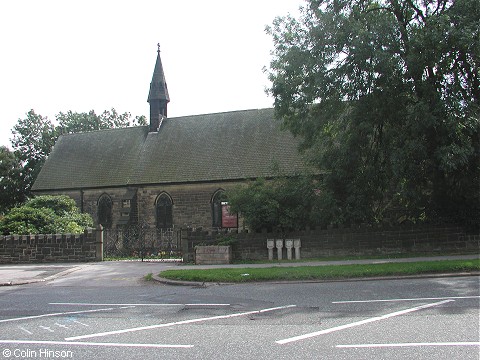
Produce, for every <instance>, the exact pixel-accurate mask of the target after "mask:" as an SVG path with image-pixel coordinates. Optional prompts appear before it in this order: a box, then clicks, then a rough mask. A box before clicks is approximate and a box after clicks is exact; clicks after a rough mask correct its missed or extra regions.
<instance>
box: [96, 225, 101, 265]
mask: <svg viewBox="0 0 480 360" xmlns="http://www.w3.org/2000/svg"><path fill="white" fill-rule="evenodd" d="M95 230H96V231H95V240H96V241H95V245H96V248H95V252H96V257H95V260H96V261H103V226H102V225H101V224H99V225H98V226H97V228H96V229H95Z"/></svg>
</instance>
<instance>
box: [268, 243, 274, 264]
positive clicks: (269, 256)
mask: <svg viewBox="0 0 480 360" xmlns="http://www.w3.org/2000/svg"><path fill="white" fill-rule="evenodd" d="M274 247H275V240H274V239H267V249H268V260H270V261H272V260H273V248H274Z"/></svg>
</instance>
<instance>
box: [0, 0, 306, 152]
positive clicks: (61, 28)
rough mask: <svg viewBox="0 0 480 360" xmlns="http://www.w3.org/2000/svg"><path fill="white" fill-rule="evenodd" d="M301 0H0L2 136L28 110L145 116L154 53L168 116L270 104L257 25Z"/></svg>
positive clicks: (265, 54) (266, 57) (264, 42)
mask: <svg viewBox="0 0 480 360" xmlns="http://www.w3.org/2000/svg"><path fill="white" fill-rule="evenodd" d="M303 3H304V1H303V0H242V1H234V0H201V1H200V0H197V1H195V0H182V1H179V0H177V1H174V0H156V1H154V0H135V1H123V0H117V1H114V0H111V1H110V0H68V1H66V0H23V1H1V2H0V34H1V35H0V36H1V45H0V51H1V52H0V102H1V106H0V109H1V110H0V111H1V119H0V145H10V140H9V139H10V138H11V137H12V135H11V129H12V128H13V126H14V125H15V124H16V123H17V121H18V119H19V118H25V117H26V115H25V114H26V113H27V112H28V111H29V110H30V109H34V110H35V112H36V113H38V114H41V115H42V116H47V117H48V118H50V119H51V120H54V118H55V114H57V113H59V112H66V111H68V110H72V111H77V112H88V111H89V110H92V109H93V110H95V112H97V113H101V112H102V111H103V110H107V109H111V108H112V107H113V108H115V109H116V110H117V111H119V112H122V113H123V112H126V111H128V112H130V113H131V114H132V115H133V116H136V115H145V116H148V113H149V108H148V103H147V97H148V90H149V85H150V81H151V77H152V72H153V68H154V65H155V59H156V55H157V43H158V42H159V43H160V45H161V57H162V63H163V67H164V71H165V77H166V81H167V84H168V90H169V94H170V103H169V107H168V115H169V117H177V116H183V115H195V114H204V113H213V112H222V111H234V110H243V109H253V108H263V107H271V106H272V104H273V100H272V99H271V98H269V97H268V96H267V95H266V94H265V92H264V90H265V88H266V87H267V86H268V85H269V82H268V79H267V76H266V74H264V73H263V72H262V68H263V67H264V66H268V65H269V62H270V51H271V50H272V49H273V43H272V40H271V38H270V37H269V36H268V35H267V34H266V33H265V31H264V29H265V26H266V25H270V24H271V23H272V21H273V19H274V18H275V17H276V16H283V15H287V14H288V13H290V14H293V15H295V14H297V11H298V8H299V6H301V5H303Z"/></svg>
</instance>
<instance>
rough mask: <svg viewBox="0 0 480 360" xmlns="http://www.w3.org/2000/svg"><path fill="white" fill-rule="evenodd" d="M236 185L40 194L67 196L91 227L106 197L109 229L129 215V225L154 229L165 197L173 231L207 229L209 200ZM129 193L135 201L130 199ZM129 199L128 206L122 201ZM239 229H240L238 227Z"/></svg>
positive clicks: (128, 188)
mask: <svg viewBox="0 0 480 360" xmlns="http://www.w3.org/2000/svg"><path fill="white" fill-rule="evenodd" d="M237 184H239V182H209V183H194V184H175V185H148V186H139V187H119V188H103V189H86V190H69V191H55V192H48V193H47V192H43V193H37V195H40V194H50V195H67V196H69V197H71V198H73V199H74V200H75V202H76V203H77V206H78V207H79V208H80V209H82V211H83V212H85V213H88V214H90V215H91V216H92V218H93V220H94V222H95V225H98V223H99V217H98V204H99V199H100V197H101V196H105V195H106V196H108V197H109V198H110V199H111V204H112V223H111V228H116V227H117V226H120V225H125V218H126V216H127V214H130V215H129V216H130V220H131V222H132V223H140V224H147V225H148V227H150V228H154V227H156V207H155V206H156V201H157V198H158V197H159V195H161V194H167V195H168V196H169V197H170V198H171V200H172V212H173V225H174V227H175V228H187V227H188V228H203V229H210V228H211V227H212V224H213V220H212V199H213V196H214V195H215V193H216V192H217V191H221V190H228V189H229V188H232V187H234V186H236V185H237ZM132 192H135V194H136V195H135V197H133V198H132ZM128 199H131V201H130V202H128V201H126V200H128ZM239 226H240V227H241V226H243V225H242V224H241V223H240V224H239Z"/></svg>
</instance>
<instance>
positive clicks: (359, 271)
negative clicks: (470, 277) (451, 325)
mask: <svg viewBox="0 0 480 360" xmlns="http://www.w3.org/2000/svg"><path fill="white" fill-rule="evenodd" d="M470 271H480V260H479V259H475V260H441V261H419V262H409V263H386V264H362V265H326V266H298V267H269V268H253V267H250V268H249V267H245V268H221V269H187V270H166V271H162V272H161V273H160V274H159V276H160V277H163V278H167V279H172V280H183V281H200V282H233V283H235V282H237V283H239V282H253V281H288V280H335V279H350V278H364V277H379V276H399V275H418V274H438V273H457V272H470Z"/></svg>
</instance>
